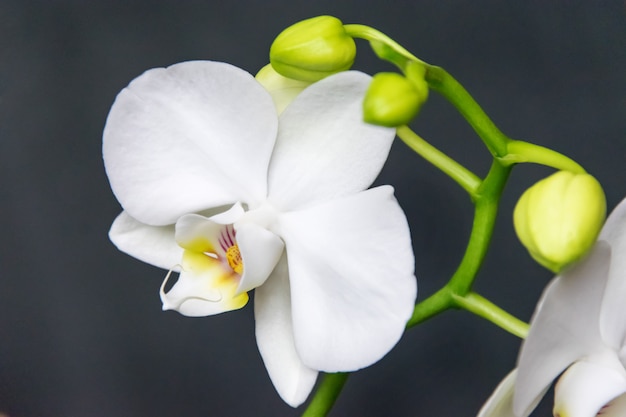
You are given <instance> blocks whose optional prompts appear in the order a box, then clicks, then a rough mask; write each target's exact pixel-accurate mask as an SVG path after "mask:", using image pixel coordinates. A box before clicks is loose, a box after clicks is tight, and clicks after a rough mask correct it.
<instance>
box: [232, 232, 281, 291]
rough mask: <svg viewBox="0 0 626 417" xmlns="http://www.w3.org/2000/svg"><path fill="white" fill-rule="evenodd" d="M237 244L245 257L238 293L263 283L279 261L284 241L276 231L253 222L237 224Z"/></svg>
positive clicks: (242, 256)
mask: <svg viewBox="0 0 626 417" xmlns="http://www.w3.org/2000/svg"><path fill="white" fill-rule="evenodd" d="M235 229H236V230H237V245H238V246H239V251H240V252H241V258H242V259H243V275H242V276H241V281H240V282H239V287H238V288H237V294H239V293H242V292H247V291H250V290H252V289H253V288H256V287H258V286H260V285H262V284H263V283H264V282H265V280H266V279H267V278H268V277H269V276H270V274H271V273H272V271H273V270H274V267H275V266H276V264H277V263H278V261H279V259H280V257H281V255H282V254H283V248H284V247H285V245H284V244H283V241H282V240H281V239H280V238H279V237H278V236H276V235H275V234H274V233H272V232H269V231H267V230H265V229H263V228H262V227H259V226H257V225H255V224H253V223H246V224H242V225H235Z"/></svg>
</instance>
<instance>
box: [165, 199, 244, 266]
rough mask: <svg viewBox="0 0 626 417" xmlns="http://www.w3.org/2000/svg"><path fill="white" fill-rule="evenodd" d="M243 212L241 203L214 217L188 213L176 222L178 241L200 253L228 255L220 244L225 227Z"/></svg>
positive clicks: (186, 247) (181, 244) (182, 245)
mask: <svg viewBox="0 0 626 417" xmlns="http://www.w3.org/2000/svg"><path fill="white" fill-rule="evenodd" d="M242 214H243V208H242V207H241V205H240V204H235V205H234V206H233V207H231V208H230V209H229V210H227V211H225V212H223V213H220V214H217V215H215V216H212V217H204V216H201V215H199V214H187V215H185V216H182V217H181V218H180V219H178V221H177V222H176V241H177V242H178V244H179V245H180V246H181V247H183V248H185V249H188V250H191V251H194V252H199V253H214V254H216V255H218V256H220V257H224V256H225V255H226V253H225V248H223V247H222V246H223V245H221V244H220V237H221V236H222V235H223V233H224V227H225V226H226V225H231V224H232V223H234V222H235V221H237V219H239V218H240V217H241V215H242Z"/></svg>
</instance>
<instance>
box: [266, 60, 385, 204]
mask: <svg viewBox="0 0 626 417" xmlns="http://www.w3.org/2000/svg"><path fill="white" fill-rule="evenodd" d="M370 80H371V78H370V77H369V76H368V75H366V74H363V73H360V72H356V71H348V72H342V73H339V74H336V75H333V76H330V77H328V78H325V79H324V80H322V81H319V82H317V83H315V84H313V85H311V86H310V87H309V88H307V89H305V90H304V91H303V92H301V93H300V94H299V95H298V96H297V97H296V98H295V100H294V101H293V102H292V103H291V104H290V105H289V107H287V108H286V109H285V111H284V112H283V113H282V114H281V116H280V125H279V132H278V139H277V141H276V146H275V148H274V153H273V154H272V161H271V164H270V170H269V179H268V181H269V199H270V200H271V201H272V202H273V203H275V204H276V205H277V206H278V207H280V209H281V210H283V211H284V210H291V209H296V208H302V207H305V206H308V205H311V204H312V203H314V202H319V201H325V200H329V199H333V198H337V197H340V196H344V195H347V194H351V193H354V192H357V191H361V190H363V189H365V188H367V187H369V186H370V185H371V183H372V182H373V181H374V179H375V178H376V176H377V175H378V173H379V172H380V170H381V168H382V166H383V164H384V162H385V160H386V159H387V155H388V153H389V149H390V147H391V143H392V141H393V138H394V134H395V130H394V129H389V128H383V127H380V126H374V125H370V124H367V123H365V122H363V110H362V105H363V97H364V95H365V91H366V89H367V87H368V85H369V82H370Z"/></svg>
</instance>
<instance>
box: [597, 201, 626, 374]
mask: <svg viewBox="0 0 626 417" xmlns="http://www.w3.org/2000/svg"><path fill="white" fill-rule="evenodd" d="M599 239H600V240H603V241H605V242H607V243H608V244H609V245H610V246H611V262H610V267H609V271H608V281H607V285H606V291H605V292H604V298H603V301H602V311H601V313H600V332H601V333H602V336H603V339H604V341H605V342H606V343H607V344H608V345H609V346H611V347H612V348H613V349H616V350H619V349H620V348H622V347H623V346H625V345H626V343H625V338H626V304H625V303H626V200H623V201H622V202H621V203H620V204H619V205H618V206H617V207H616V208H615V210H613V212H612V213H611V215H610V216H609V218H608V219H607V221H606V223H605V225H604V227H603V228H602V232H601V233H600V237H599ZM623 360H624V361H625V362H626V357H624V358H623Z"/></svg>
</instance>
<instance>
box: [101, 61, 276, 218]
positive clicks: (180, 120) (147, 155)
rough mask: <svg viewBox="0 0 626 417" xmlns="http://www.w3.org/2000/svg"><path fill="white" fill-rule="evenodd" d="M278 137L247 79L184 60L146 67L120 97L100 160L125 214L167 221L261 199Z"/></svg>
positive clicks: (266, 106)
mask: <svg viewBox="0 0 626 417" xmlns="http://www.w3.org/2000/svg"><path fill="white" fill-rule="evenodd" d="M276 131H277V115H276V110H275V109H274V104H273V102H272V99H271V97H270V95H269V94H268V93H267V92H266V91H265V90H264V89H263V87H261V85H260V84H259V83H257V82H256V81H255V80H254V78H253V77H252V76H251V75H250V74H248V73H247V72H245V71H243V70H241V69H239V68H237V67H234V66H232V65H229V64H224V63H219V62H210V61H194V62H183V63H180V64H176V65H172V66H170V67H168V68H157V69H152V70H149V71H146V72H145V73H144V74H143V75H141V76H139V77H138V78H136V79H135V80H134V81H132V82H131V83H130V85H129V86H128V87H126V88H125V89H124V90H122V91H121V92H120V93H119V94H118V96H117V98H116V100H115V103H114V104H113V106H112V107H111V111H110V113H109V116H108V118H107V122H106V126H105V128H104V137H103V156H104V162H105V167H106V170H107V175H108V177H109V181H110V182H111V188H112V189H113V192H114V193H115V195H116V197H117V199H118V200H119V201H120V203H121V204H122V207H124V209H125V210H126V211H128V213H129V214H130V215H131V216H133V217H134V218H135V219H137V220H139V221H141V222H142V223H146V224H152V225H165V224H172V223H174V222H175V221H176V220H177V219H178V218H179V217H180V216H181V215H183V214H187V213H194V212H199V211H202V210H205V209H209V208H213V207H217V206H222V205H226V204H229V203H230V204H232V203H234V202H236V201H245V202H247V203H251V202H256V201H259V200H262V199H264V198H265V195H266V178H267V166H268V163H269V159H270V156H271V152H272V148H273V146H274V141H275V139H276Z"/></svg>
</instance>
